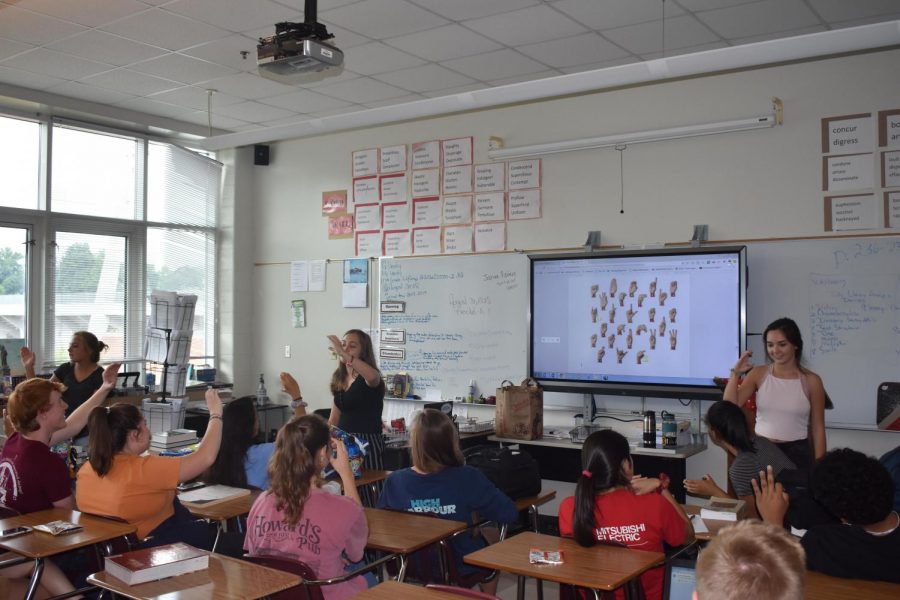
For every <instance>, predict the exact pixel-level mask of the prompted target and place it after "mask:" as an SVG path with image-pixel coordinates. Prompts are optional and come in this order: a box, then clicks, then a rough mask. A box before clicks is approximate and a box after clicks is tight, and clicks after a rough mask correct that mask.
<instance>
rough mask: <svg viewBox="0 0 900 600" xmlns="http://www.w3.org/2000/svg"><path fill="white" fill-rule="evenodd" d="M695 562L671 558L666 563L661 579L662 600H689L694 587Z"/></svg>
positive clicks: (695, 579) (693, 560)
mask: <svg viewBox="0 0 900 600" xmlns="http://www.w3.org/2000/svg"><path fill="white" fill-rule="evenodd" d="M696 568H697V561H696V560H695V559H688V558H672V559H669V560H668V561H666V575H665V578H664V579H663V600H691V598H692V597H693V593H694V587H695V586H696V582H697V578H696Z"/></svg>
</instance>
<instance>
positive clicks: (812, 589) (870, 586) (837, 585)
mask: <svg viewBox="0 0 900 600" xmlns="http://www.w3.org/2000/svg"><path fill="white" fill-rule="evenodd" d="M806 597H807V598H809V599H810V600H813V599H814V600H847V599H848V598H865V599H866V600H897V598H900V583H887V582H885V581H863V580H861V579H842V578H840V577H831V576H829V575H823V574H822V573H816V572H815V571H807V572H806Z"/></svg>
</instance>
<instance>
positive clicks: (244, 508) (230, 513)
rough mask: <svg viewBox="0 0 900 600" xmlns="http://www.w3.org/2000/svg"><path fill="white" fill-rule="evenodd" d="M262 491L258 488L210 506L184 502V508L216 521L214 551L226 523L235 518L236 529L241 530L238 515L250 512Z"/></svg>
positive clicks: (196, 515)
mask: <svg viewBox="0 0 900 600" xmlns="http://www.w3.org/2000/svg"><path fill="white" fill-rule="evenodd" d="M261 493H262V492H261V491H260V490H254V491H252V492H250V493H249V494H245V495H243V496H240V497H238V498H232V499H231V500H226V501H225V502H219V503H218V504H213V505H212V506H193V505H187V504H185V505H184V506H185V508H187V509H188V510H189V511H190V512H191V514H192V515H194V516H195V517H197V518H199V519H206V520H208V521H216V522H217V523H218V527H217V529H216V539H215V541H214V542H213V546H212V550H213V552H215V551H216V548H217V547H218V546H219V537H220V536H221V535H222V531H224V529H225V526H226V524H227V523H228V521H230V520H231V519H236V520H237V529H238V531H240V530H241V522H240V519H239V517H242V516H244V515H246V514H247V513H249V512H250V507H251V506H253V503H254V502H256V499H257V498H258V497H259V495H260V494H261Z"/></svg>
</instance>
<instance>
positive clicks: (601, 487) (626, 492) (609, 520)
mask: <svg viewBox="0 0 900 600" xmlns="http://www.w3.org/2000/svg"><path fill="white" fill-rule="evenodd" d="M581 465H582V467H583V470H582V471H581V477H579V478H578V483H577V484H576V487H575V495H574V496H569V497H568V498H565V499H564V500H563V501H562V503H561V504H560V506H559V534H560V535H561V536H563V537H574V538H575V541H576V542H578V543H579V544H580V545H582V546H585V547H590V546H593V545H595V544H597V543H598V542H601V543H607V544H612V545H620V546H627V547H628V548H634V549H636V550H649V551H653V552H662V551H663V542H665V543H666V544H668V545H670V546H680V545H682V544H688V543H690V542H692V541H693V540H694V527H693V526H692V525H691V520H690V518H689V517H688V515H687V514H686V513H685V512H684V509H683V508H682V507H681V506H680V505H679V504H678V501H677V500H676V499H675V497H674V496H672V494H671V493H670V492H669V489H668V487H669V486H668V483H669V482H668V477H665V476H663V477H662V479H658V478H655V477H652V478H651V477H641V476H635V474H634V465H633V463H632V460H631V452H630V449H629V446H628V440H627V439H625V437H624V436H623V435H622V434H620V433H618V432H616V431H612V430H603V431H595V432H594V433H592V434H591V435H589V436H588V437H587V439H586V440H585V441H584V445H583V446H582V449H581ZM661 475H663V474H661ZM623 532H627V534H625V533H623ZM663 570H664V569H663V568H662V567H657V568H655V569H650V570H649V571H646V572H645V573H644V574H643V575H641V584H642V585H643V588H644V594H645V596H646V597H647V599H648V600H660V599H661V598H662V592H663ZM623 597H624V592H623V591H622V590H621V589H618V590H616V598H623Z"/></svg>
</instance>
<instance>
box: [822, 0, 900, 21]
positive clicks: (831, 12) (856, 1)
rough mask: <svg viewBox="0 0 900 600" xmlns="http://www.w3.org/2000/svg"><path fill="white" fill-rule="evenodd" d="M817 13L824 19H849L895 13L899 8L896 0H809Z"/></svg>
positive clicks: (899, 4) (899, 3) (899, 5)
mask: <svg viewBox="0 0 900 600" xmlns="http://www.w3.org/2000/svg"><path fill="white" fill-rule="evenodd" d="M809 4H810V5H812V8H813V10H815V11H816V12H817V13H819V15H820V16H821V17H822V18H823V19H825V20H826V21H850V20H858V19H865V18H868V17H876V16H882V15H891V14H896V13H897V12H898V10H900V2H897V0H853V2H847V1H846V0H809Z"/></svg>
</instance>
